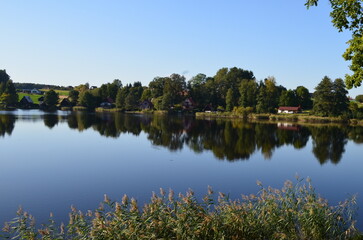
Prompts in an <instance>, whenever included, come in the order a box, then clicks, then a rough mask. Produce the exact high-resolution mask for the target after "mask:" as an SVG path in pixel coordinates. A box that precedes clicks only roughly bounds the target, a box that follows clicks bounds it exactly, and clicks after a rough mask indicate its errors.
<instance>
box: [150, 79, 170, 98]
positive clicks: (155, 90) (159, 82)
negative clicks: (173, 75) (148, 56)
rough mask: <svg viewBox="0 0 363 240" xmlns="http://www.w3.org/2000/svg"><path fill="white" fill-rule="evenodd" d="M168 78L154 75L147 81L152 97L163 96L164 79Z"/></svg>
mask: <svg viewBox="0 0 363 240" xmlns="http://www.w3.org/2000/svg"><path fill="white" fill-rule="evenodd" d="M167 79H169V78H168V77H165V78H164V77H155V78H154V79H153V80H152V81H151V82H150V83H149V89H150V91H151V96H152V98H157V97H161V96H163V93H164V85H165V81H166V80H167Z"/></svg>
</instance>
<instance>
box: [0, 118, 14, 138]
mask: <svg viewBox="0 0 363 240" xmlns="http://www.w3.org/2000/svg"><path fill="white" fill-rule="evenodd" d="M14 126H15V116H14V115H0V136H5V134H8V135H9V136H10V135H11V133H12V132H13V130H14Z"/></svg>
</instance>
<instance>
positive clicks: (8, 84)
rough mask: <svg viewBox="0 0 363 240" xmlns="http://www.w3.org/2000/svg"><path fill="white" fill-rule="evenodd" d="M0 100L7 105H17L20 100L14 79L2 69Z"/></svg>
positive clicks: (0, 74)
mask: <svg viewBox="0 0 363 240" xmlns="http://www.w3.org/2000/svg"><path fill="white" fill-rule="evenodd" d="M0 102H1V103H2V104H4V105H5V107H9V106H15V105H16V104H17V102H18V94H17V93H16V89H15V86H14V83H13V81H11V80H10V76H9V75H8V74H7V73H6V70H0Z"/></svg>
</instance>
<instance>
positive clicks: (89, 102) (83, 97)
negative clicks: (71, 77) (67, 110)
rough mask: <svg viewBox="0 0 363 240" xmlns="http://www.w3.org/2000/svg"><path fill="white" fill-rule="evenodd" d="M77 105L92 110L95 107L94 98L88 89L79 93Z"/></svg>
mask: <svg viewBox="0 0 363 240" xmlns="http://www.w3.org/2000/svg"><path fill="white" fill-rule="evenodd" d="M78 105H80V106H83V107H86V108H88V109H89V110H93V109H94V108H95V107H96V99H95V96H93V95H92V94H91V93H90V91H83V92H81V93H80V94H79V98H78Z"/></svg>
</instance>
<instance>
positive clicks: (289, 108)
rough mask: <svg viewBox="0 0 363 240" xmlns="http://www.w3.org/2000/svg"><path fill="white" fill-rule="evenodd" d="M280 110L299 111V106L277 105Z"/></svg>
mask: <svg viewBox="0 0 363 240" xmlns="http://www.w3.org/2000/svg"><path fill="white" fill-rule="evenodd" d="M279 110H281V111H299V110H301V107H279Z"/></svg>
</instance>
